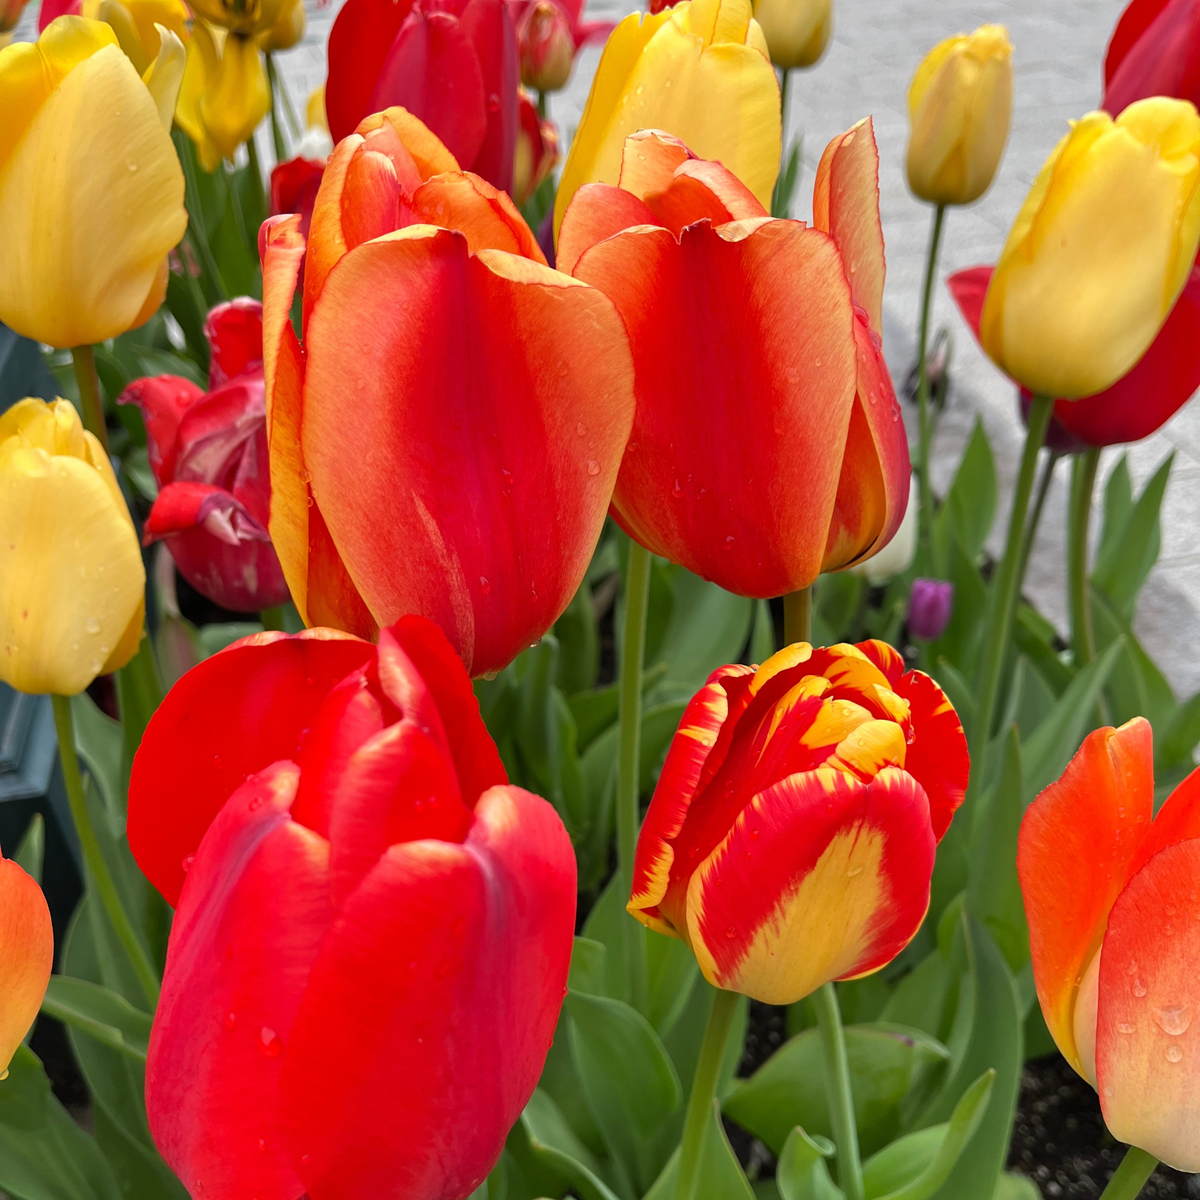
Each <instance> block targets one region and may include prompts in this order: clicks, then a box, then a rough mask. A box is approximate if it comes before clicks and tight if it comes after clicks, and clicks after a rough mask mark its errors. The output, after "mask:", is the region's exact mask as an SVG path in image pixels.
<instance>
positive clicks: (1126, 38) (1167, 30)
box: [1101, 0, 1200, 117]
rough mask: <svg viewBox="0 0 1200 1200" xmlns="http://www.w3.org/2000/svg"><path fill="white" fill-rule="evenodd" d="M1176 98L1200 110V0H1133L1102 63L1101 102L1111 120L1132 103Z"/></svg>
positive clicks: (1114, 32)
mask: <svg viewBox="0 0 1200 1200" xmlns="http://www.w3.org/2000/svg"><path fill="white" fill-rule="evenodd" d="M1148 96H1177V97H1178V98H1179V99H1181V100H1190V101H1191V102H1192V103H1193V104H1195V105H1197V106H1200V0H1133V3H1132V4H1130V5H1129V7H1128V8H1126V9H1125V11H1124V12H1123V13H1122V14H1121V19H1120V20H1119V21H1118V22H1117V27H1116V29H1114V30H1113V35H1112V40H1111V41H1110V42H1109V43H1108V54H1107V55H1106V56H1105V59H1104V102H1103V104H1102V105H1101V107H1102V108H1103V109H1104V110H1105V111H1106V112H1108V113H1110V114H1111V115H1112V116H1114V117H1115V116H1116V115H1117V114H1118V113H1120V112H1121V111H1122V110H1123V109H1125V108H1128V107H1129V105H1131V104H1132V103H1133V102H1134V101H1135V100H1144V99H1146V98H1147V97H1148Z"/></svg>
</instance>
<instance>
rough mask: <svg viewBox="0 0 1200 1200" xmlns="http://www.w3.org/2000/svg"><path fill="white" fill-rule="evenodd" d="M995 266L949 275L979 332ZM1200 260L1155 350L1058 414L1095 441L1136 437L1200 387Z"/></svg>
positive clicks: (1060, 405) (1063, 404)
mask: <svg viewBox="0 0 1200 1200" xmlns="http://www.w3.org/2000/svg"><path fill="white" fill-rule="evenodd" d="M992 269H993V268H991V267H969V268H968V269H967V270H965V271H958V272H956V273H955V274H954V275H951V276H950V277H949V279H947V280H946V285H947V287H949V289H950V294H951V295H952V296H953V297H954V299H955V301H956V303H957V304H958V307H959V311H961V313H962V315H963V319H964V320H965V321H966V322H967V324H968V325H969V326H970V327H971V331H972V332H973V333H974V334H975V336H976V337H978V336H979V316H980V313H981V312H982V311H983V298H984V296H985V295H986V294H987V288H988V281H989V280H990V279H991V277H992ZM1197 346H1200V262H1197V264H1196V265H1195V266H1193V267H1192V273H1191V275H1190V276H1189V277H1188V281H1187V283H1186V284H1185V285H1184V288H1183V292H1182V293H1181V294H1180V297H1179V299H1178V300H1176V301H1175V307H1174V308H1173V309H1172V310H1171V315H1170V316H1169V317H1168V318H1167V320H1166V323H1165V324H1164V325H1163V327H1162V329H1161V330H1159V333H1158V337H1156V338H1155V339H1154V341H1153V342H1152V343H1151V345H1150V349H1149V350H1147V351H1146V353H1145V354H1144V355H1142V357H1141V359H1140V360H1139V362H1138V363H1137V364H1136V365H1135V366H1134V367H1133V369H1132V370H1131V371H1129V373H1128V374H1126V375H1124V376H1122V377H1121V378H1120V379H1118V380H1117V382H1116V383H1114V384H1113V385H1112V387H1110V388H1108V389H1106V390H1105V391H1103V392H1097V393H1096V395H1094V396H1084V397H1082V398H1081V399H1079V400H1058V401H1056V402H1055V405H1054V418H1055V420H1056V421H1058V423H1059V424H1060V425H1061V426H1062V427H1063V429H1065V430H1066V432H1067V433H1068V434H1072V435H1074V436H1075V437H1076V438H1078V439H1079V440H1080V441H1081V442H1085V443H1086V444H1087V445H1089V446H1115V445H1118V444H1119V443H1122V442H1136V441H1139V440H1140V439H1141V438H1144V437H1149V436H1150V435H1151V434H1152V433H1154V432H1155V430H1157V429H1160V428H1161V427H1162V426H1163V425H1165V424H1166V423H1167V421H1169V420H1170V419H1171V417H1173V416H1174V415H1175V413H1177V412H1178V411H1179V410H1180V409H1181V408H1182V407H1183V406H1184V405H1185V404H1186V403H1187V402H1188V400H1189V399H1191V397H1192V395H1193V393H1194V392H1195V391H1196V389H1197V388H1198V387H1200V354H1198V353H1197V352H1196V347H1197Z"/></svg>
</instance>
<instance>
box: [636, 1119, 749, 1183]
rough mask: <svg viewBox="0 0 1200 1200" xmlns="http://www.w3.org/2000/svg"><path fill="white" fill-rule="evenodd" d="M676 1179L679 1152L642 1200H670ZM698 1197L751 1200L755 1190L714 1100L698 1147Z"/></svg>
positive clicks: (673, 1156)
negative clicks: (730, 1141)
mask: <svg viewBox="0 0 1200 1200" xmlns="http://www.w3.org/2000/svg"><path fill="white" fill-rule="evenodd" d="M678 1178H679V1150H676V1151H675V1153H674V1154H672V1155H671V1157H670V1159H669V1160H668V1162H667V1165H666V1166H665V1167H664V1168H663V1170H662V1173H661V1174H660V1175H659V1177H658V1178H657V1179H656V1180H655V1181H654V1186H653V1187H651V1189H650V1190H649V1191H648V1192H647V1193H646V1196H645V1200H672V1198H673V1197H674V1195H675V1184H676V1181H677V1180H678ZM696 1178H697V1180H698V1181H700V1195H702V1196H703V1197H704V1200H754V1191H753V1189H752V1188H751V1187H750V1184H749V1183H748V1182H747V1180H746V1176H745V1174H744V1173H743V1171H742V1167H741V1164H740V1163H739V1162H738V1160H737V1156H736V1155H735V1154H734V1152H733V1147H732V1146H730V1144H729V1139H728V1138H727V1137H726V1136H725V1129H724V1126H722V1124H721V1110H720V1108H719V1106H718V1105H717V1102H716V1101H715V1100H714V1101H713V1106H712V1117H711V1119H710V1120H709V1121H708V1123H707V1124H706V1125H705V1127H704V1142H703V1143H702V1145H701V1147H700V1169H699V1171H698V1172H697V1176H696Z"/></svg>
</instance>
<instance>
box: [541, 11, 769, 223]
mask: <svg viewBox="0 0 1200 1200" xmlns="http://www.w3.org/2000/svg"><path fill="white" fill-rule="evenodd" d="M639 129H661V130H663V131H665V132H666V133H669V134H673V135H674V136H675V137H677V138H679V139H680V140H681V141H682V142H684V143H685V144H686V145H687V146H689V147H690V148H691V149H692V150H693V151H694V152H695V153H696V154H697V155H698V156H699V157H700V158H705V159H711V160H713V161H715V162H719V163H722V164H724V166H725V167H727V168H728V169H729V170H730V171H731V172H732V173H733V174H734V175H735V176H736V177H737V178H738V179H739V180H741V182H742V183H743V184H744V185H745V186H746V187H747V188H749V190H750V191H751V192H752V193H753V194H754V195H755V196H756V197H757V198H758V201H759V203H760V204H761V205H762V206H763V207H764V208H769V206H770V203H771V192H772V190H773V188H774V187H775V177H776V175H778V173H779V152H780V136H781V130H780V114H779V82H778V80H777V79H776V78H775V71H774V68H773V67H772V66H771V62H770V59H769V57H768V53H767V43H766V39H765V38H764V37H763V33H762V30H761V29H760V28H759V27H758V22H757V21H755V20H754V19H753V18H752V17H751V13H750V0H682V2H681V3H679V4H676V5H675V7H674V8H671V9H666V10H664V11H663V12H660V13H657V14H654V15H650V16H642V15H640V14H638V13H631V14H630V15H629V16H627V17H626V18H625V19H624V20H623V21H622V22H621V23H620V24H619V25H618V26H617V28H616V29H615V30H614V31H613V34H612V36H611V37H610V38H609V39H608V42H607V43H606V44H605V47H604V53H603V54H602V55H601V57H600V65H599V66H598V67H597V69H596V75H595V78H594V79H593V80H592V88H591V91H590V92H589V93H588V99H587V105H586V107H585V108H584V110H583V119H582V120H581V121H580V123H579V129H578V130H577V131H576V134H575V138H574V140H573V141H572V143H571V149H570V152H569V153H568V154H567V161H566V164H565V166H564V167H563V172H562V177H561V179H560V180H559V185H558V198H557V200H556V201H555V205H554V225H555V229H556V230H557V229H559V228H560V227H561V225H562V220H563V214H564V213H565V212H566V211H567V205H568V204H570V202H571V198H572V197H573V196H574V195H575V193H576V191H578V189H579V188H581V187H583V186H584V185H585V184H588V183H607V184H616V183H617V181H618V179H619V177H620V173H621V162H622V156H623V154H624V151H625V139H626V138H627V137H628V136H629V135H630V134H632V133H635V132H637V131H638V130H639Z"/></svg>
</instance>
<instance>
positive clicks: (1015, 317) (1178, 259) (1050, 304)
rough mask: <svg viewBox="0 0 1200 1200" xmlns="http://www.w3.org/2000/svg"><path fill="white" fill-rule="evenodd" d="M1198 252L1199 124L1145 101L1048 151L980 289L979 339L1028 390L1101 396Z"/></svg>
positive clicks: (1163, 312)
mask: <svg viewBox="0 0 1200 1200" xmlns="http://www.w3.org/2000/svg"><path fill="white" fill-rule="evenodd" d="M1198 244H1200V116H1198V115H1197V113H1196V109H1195V107H1194V106H1193V105H1192V104H1191V103H1189V102H1188V101H1186V100H1173V99H1167V98H1166V97H1163V96H1154V97H1152V98H1151V99H1149V100H1140V101H1138V102H1137V103H1136V104H1131V105H1130V106H1129V107H1128V108H1126V109H1125V111H1124V112H1122V113H1121V115H1120V116H1119V117H1117V119H1116V120H1115V121H1114V120H1113V119H1112V117H1110V116H1109V115H1108V114H1107V113H1103V112H1093V113H1088V115H1087V116H1085V117H1084V118H1083V119H1082V120H1080V121H1076V122H1074V123H1073V125H1072V127H1071V132H1070V133H1069V134H1067V136H1066V137H1064V138H1063V139H1062V141H1061V142H1059V144H1058V145H1057V146H1056V147H1055V148H1054V152H1053V153H1052V154H1051V155H1050V157H1049V158H1048V159H1047V160H1046V164H1045V166H1043V167H1042V170H1041V173H1040V174H1039V175H1038V177H1037V179H1035V180H1034V183H1033V187H1032V188H1031V189H1030V192H1029V196H1028V197H1027V198H1026V200H1025V203H1024V205H1023V206H1022V208H1021V211H1020V212H1019V213H1018V214H1017V219H1016V222H1015V223H1014V224H1013V227H1012V231H1011V232H1010V233H1009V235H1008V241H1007V242H1006V243H1005V244H1004V249H1003V251H1002V252H1001V254H1000V261H999V262H998V263H997V264H996V270H995V273H994V274H993V276H992V280H991V284H990V285H989V287H988V293H987V298H986V300H985V301H984V305H983V317H982V321H981V325H980V331H979V336H980V341H981V342H982V343H983V348H984V349H985V350H986V351H987V353H988V355H989V356H990V357H991V359H992V360H993V362H995V363H996V364H997V366H999V367H1000V368H1001V370H1003V371H1005V372H1006V373H1007V374H1008V375H1010V376H1011V377H1012V378H1013V379H1016V380H1017V381H1018V382H1020V383H1022V384H1024V385H1025V387H1027V388H1028V389H1029V390H1030V391H1032V392H1038V393H1042V394H1044V395H1051V396H1063V397H1077V396H1088V395H1091V394H1092V393H1094V392H1102V391H1104V389H1105V388H1107V387H1109V386H1110V385H1111V384H1113V383H1115V382H1116V381H1117V380H1118V379H1120V378H1121V376H1122V375H1124V374H1125V373H1126V372H1127V371H1128V370H1129V369H1130V368H1131V367H1132V366H1133V365H1134V364H1135V363H1136V362H1137V361H1138V359H1140V358H1141V357H1142V355H1143V354H1144V353H1145V352H1146V350H1147V349H1148V348H1149V346H1150V343H1151V342H1152V341H1153V340H1154V338H1155V336H1156V335H1157V334H1158V331H1159V329H1160V328H1161V327H1162V324H1163V322H1164V321H1165V320H1166V318H1167V315H1168V314H1169V313H1170V311H1171V309H1172V307H1173V306H1174V304H1175V300H1176V299H1177V298H1178V296H1179V293H1180V292H1181V291H1182V290H1183V285H1184V283H1185V282H1186V280H1187V277H1188V274H1189V272H1190V270H1191V267H1192V263H1193V261H1194V260H1195V258H1196V249H1197V245H1198Z"/></svg>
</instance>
